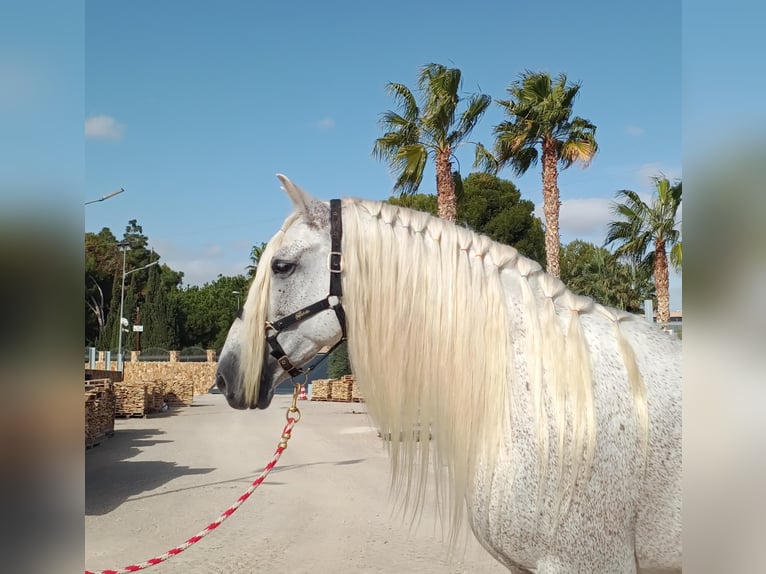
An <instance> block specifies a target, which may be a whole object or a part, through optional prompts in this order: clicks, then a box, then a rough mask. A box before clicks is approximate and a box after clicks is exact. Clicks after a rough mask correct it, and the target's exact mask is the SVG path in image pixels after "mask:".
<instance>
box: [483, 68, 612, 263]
mask: <svg viewBox="0 0 766 574" xmlns="http://www.w3.org/2000/svg"><path fill="white" fill-rule="evenodd" d="M579 91H580V84H579V83H575V84H568V83H567V77H566V75H565V74H560V75H559V76H558V77H557V78H556V80H555V81H553V80H551V77H550V74H548V73H547V72H531V71H526V72H524V73H522V74H521V77H520V79H519V80H518V81H516V82H514V83H512V84H511V86H510V87H509V88H508V93H509V94H510V96H511V97H510V99H508V100H499V101H498V102H497V103H498V104H499V105H500V106H501V107H503V108H504V109H505V113H506V114H507V115H508V116H509V117H510V119H509V120H506V121H504V122H501V123H499V124H498V125H497V126H495V128H494V134H495V144H494V154H492V153H490V152H489V151H488V150H487V149H485V148H484V147H483V146H481V145H477V147H476V165H481V166H483V167H484V169H485V170H487V171H489V172H490V173H497V172H498V170H500V169H502V168H503V167H505V166H506V165H510V166H511V168H512V169H513V172H514V173H515V174H516V175H522V174H524V173H526V172H527V170H528V169H529V168H530V167H531V166H533V165H536V164H537V161H538V158H540V159H541V160H542V179H543V213H544V215H545V252H546V270H547V271H548V273H550V274H552V275H554V276H556V277H558V276H559V275H560V271H559V252H560V249H561V243H560V239H559V209H560V207H561V200H560V193H559V187H558V167H561V169H566V168H568V167H570V166H571V165H572V164H573V163H575V162H582V163H583V164H584V165H586V166H587V165H588V164H589V163H590V161H591V160H592V159H593V157H594V156H595V154H596V151H597V150H598V144H597V143H596V138H595V134H596V126H595V125H594V124H592V123H591V122H590V121H588V120H586V119H583V118H580V117H574V118H573V117H572V107H573V105H574V100H575V98H576V96H577V94H578V92H579ZM538 148H539V149H540V151H539V152H538Z"/></svg>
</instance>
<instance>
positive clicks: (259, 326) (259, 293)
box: [239, 211, 302, 405]
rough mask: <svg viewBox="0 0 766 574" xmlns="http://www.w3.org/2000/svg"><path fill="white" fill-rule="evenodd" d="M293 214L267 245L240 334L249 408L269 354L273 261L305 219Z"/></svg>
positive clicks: (259, 264) (253, 401)
mask: <svg viewBox="0 0 766 574" xmlns="http://www.w3.org/2000/svg"><path fill="white" fill-rule="evenodd" d="M301 215H302V213H301V212H298V211H296V212H293V213H292V214H291V215H290V216H289V217H288V218H287V219H286V220H285V222H284V223H283V224H282V227H281V229H280V230H279V231H277V233H276V234H275V235H274V236H273V237H272V238H271V240H270V241H269V242H268V243H267V244H266V248H265V249H264V250H263V253H262V254H261V257H260V259H259V261H258V268H257V270H256V273H255V277H254V278H253V283H252V285H251V286H250V289H249V291H248V294H247V299H246V300H245V305H244V307H243V328H242V331H241V332H240V337H241V339H240V361H239V365H240V369H241V371H242V373H241V374H242V380H243V384H244V388H245V399H246V401H247V404H248V405H252V404H255V402H256V400H257V398H258V392H259V389H260V382H261V372H262V370H263V363H264V359H265V351H266V321H267V320H268V317H267V314H268V308H269V286H270V284H271V259H272V257H273V256H274V253H275V252H276V251H277V250H278V249H279V248H280V247H281V246H282V242H283V241H284V236H285V231H286V230H287V229H288V228H289V227H290V226H291V225H292V224H293V223H294V222H295V221H296V220H298V219H299V218H300V217H301Z"/></svg>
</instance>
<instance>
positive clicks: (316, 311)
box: [216, 175, 342, 409]
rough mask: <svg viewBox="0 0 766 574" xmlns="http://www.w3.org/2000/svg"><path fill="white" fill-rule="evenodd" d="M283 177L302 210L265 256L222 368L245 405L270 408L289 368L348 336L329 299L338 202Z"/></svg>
mask: <svg viewBox="0 0 766 574" xmlns="http://www.w3.org/2000/svg"><path fill="white" fill-rule="evenodd" d="M277 177H279V179H280V181H281V182H282V189H284V191H285V192H286V193H287V195H288V196H289V197H290V199H291V200H292V202H293V205H294V206H295V211H294V212H293V214H292V215H291V216H290V217H288V219H287V220H286V221H285V223H284V225H283V226H282V229H281V230H280V231H279V232H278V233H277V234H276V235H275V236H274V237H273V238H272V240H271V241H270V242H269V244H268V245H267V247H266V249H265V250H264V252H263V254H262V255H261V259H260V260H259V262H258V270H257V273H256V276H255V279H254V280H253V283H252V286H251V287H250V291H249V293H248V296H247V299H246V301H245V305H244V307H243V308H242V309H241V310H240V313H239V315H238V316H237V318H236V319H235V320H234V323H233V324H232V326H231V328H230V329H229V334H228V336H227V337H226V343H225V344H224V346H223V350H222V351H221V357H220V360H219V363H218V372H217V374H216V384H217V386H218V388H219V389H220V390H221V392H223V393H224V395H225V396H226V399H227V400H228V401H229V404H230V405H231V406H232V407H234V408H238V409H245V408H260V409H265V408H266V407H268V406H269V404H270V403H271V399H272V398H273V396H274V390H275V389H276V387H277V386H278V385H279V384H280V383H281V382H283V381H285V380H286V379H288V378H289V377H290V372H289V371H292V373H293V374H295V373H296V372H297V369H298V368H300V367H301V366H302V365H304V364H305V363H307V362H308V361H309V360H311V358H312V357H314V356H315V355H316V354H317V353H318V352H319V351H320V350H321V349H322V348H323V347H326V346H331V345H334V344H335V343H337V342H338V341H339V340H340V339H341V337H342V328H341V324H340V321H339V316H338V315H336V312H335V310H334V308H333V307H332V306H333V305H335V304H336V303H339V301H338V300H337V298H336V297H328V292H329V290H328V286H329V285H330V276H331V271H330V268H329V266H328V261H329V260H330V251H331V238H330V208H329V206H328V204H327V203H324V202H321V201H318V200H316V199H314V198H313V197H311V196H310V195H308V194H307V193H306V192H305V191H303V190H302V189H301V188H300V187H298V186H297V185H295V184H293V183H292V182H291V181H290V180H289V179H287V178H286V177H284V176H281V175H279V176H277ZM338 284H339V279H338ZM323 301H324V302H327V306H323V305H322V304H321V302H323ZM315 303H317V305H314V304H315ZM267 338H268V339H269V340H268V341H267ZM280 349H281V354H282V358H281V359H279V360H278V358H276V357H279V355H280Z"/></svg>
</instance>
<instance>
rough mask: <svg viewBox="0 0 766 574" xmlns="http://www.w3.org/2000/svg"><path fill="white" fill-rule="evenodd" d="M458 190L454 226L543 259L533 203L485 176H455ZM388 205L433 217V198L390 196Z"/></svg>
mask: <svg viewBox="0 0 766 574" xmlns="http://www.w3.org/2000/svg"><path fill="white" fill-rule="evenodd" d="M454 176H455V183H456V187H457V188H458V189H460V190H461V193H460V194H459V196H458V198H459V200H458V204H457V223H459V224H462V225H465V226H467V227H469V228H470V229H472V230H473V231H476V232H477V233H483V234H484V235H487V236H489V237H490V238H492V239H494V240H495V241H498V242H500V243H505V244H506V245H511V246H513V247H515V248H516V249H518V250H519V252H520V253H521V254H522V255H525V256H527V257H530V258H532V259H534V260H535V261H543V260H544V259H545V243H544V241H543V227H542V223H541V222H540V220H539V219H538V218H537V217H535V215H534V208H535V206H534V204H533V203H532V202H531V201H527V200H522V199H521V193H520V192H519V190H518V189H517V188H516V186H515V185H514V184H513V183H512V182H510V181H508V180H505V179H501V178H499V177H497V176H494V175H490V174H486V173H472V174H470V175H469V176H468V177H466V178H465V180H462V179H461V178H460V175H459V174H457V173H455V174H454ZM387 201H388V203H391V204H392V205H400V206H402V207H409V208H411V209H418V210H420V211H425V212H427V213H430V214H432V215H436V210H437V206H436V196H434V195H425V194H421V193H415V194H412V195H404V196H401V197H390V198H389V199H388V200H387Z"/></svg>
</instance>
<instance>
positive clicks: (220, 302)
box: [177, 275, 248, 349]
mask: <svg viewBox="0 0 766 574" xmlns="http://www.w3.org/2000/svg"><path fill="white" fill-rule="evenodd" d="M247 283H248V279H247V278H246V277H245V276H244V275H236V276H234V277H227V276H223V275H219V276H218V278H217V279H216V280H215V281H213V282H212V283H205V284H204V285H203V286H201V287H200V286H198V285H192V286H189V287H186V288H185V289H181V290H179V291H178V292H177V301H178V311H177V313H178V316H179V335H180V345H181V346H182V347H202V348H203V349H220V348H221V347H223V343H224V341H225V340H226V334H227V333H228V331H229V327H230V326H231V323H232V321H233V320H234V317H235V316H236V313H237V310H238V309H237V296H236V294H235V293H233V292H234V291H239V292H240V293H244V292H245V291H246V290H247Z"/></svg>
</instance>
